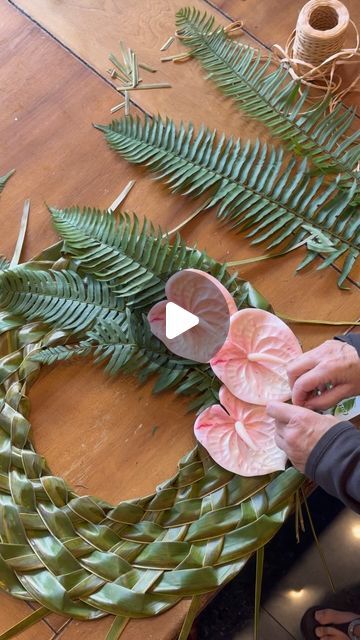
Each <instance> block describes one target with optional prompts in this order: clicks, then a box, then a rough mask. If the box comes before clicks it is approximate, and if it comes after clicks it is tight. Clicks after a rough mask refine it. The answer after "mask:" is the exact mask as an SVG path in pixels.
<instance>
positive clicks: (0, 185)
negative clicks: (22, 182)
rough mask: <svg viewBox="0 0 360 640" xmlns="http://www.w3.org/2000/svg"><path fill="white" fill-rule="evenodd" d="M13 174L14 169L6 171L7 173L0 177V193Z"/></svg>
mask: <svg viewBox="0 0 360 640" xmlns="http://www.w3.org/2000/svg"><path fill="white" fill-rule="evenodd" d="M14 173H15V169H12V170H11V171H8V173H5V175H3V176H0V193H1V192H2V190H3V188H4V187H5V185H6V183H7V181H8V180H9V178H11V176H12V175H13V174H14Z"/></svg>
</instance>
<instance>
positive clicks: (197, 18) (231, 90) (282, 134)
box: [176, 7, 360, 197]
mask: <svg viewBox="0 0 360 640" xmlns="http://www.w3.org/2000/svg"><path fill="white" fill-rule="evenodd" d="M214 22H215V21H214V18H213V17H212V16H209V15H207V14H206V13H205V14H202V13H201V12H200V11H199V10H197V9H195V8H190V7H187V8H184V9H180V10H179V11H178V12H177V14H176V26H177V29H178V30H179V32H180V33H181V35H182V36H183V42H184V44H185V45H186V46H187V47H188V48H189V50H190V52H191V54H192V55H193V56H194V57H195V58H196V59H198V60H199V62H200V63H201V64H202V66H203V67H204V69H206V71H208V72H209V76H208V77H210V78H211V79H212V80H213V81H214V82H215V83H216V85H217V86H218V87H219V89H220V90H221V91H222V92H223V93H224V94H225V95H226V96H229V97H231V98H233V99H234V100H235V103H236V104H237V105H238V106H239V107H240V108H241V109H242V110H244V111H245V112H246V113H247V114H248V115H249V116H251V117H253V118H256V119H257V120H260V121H261V122H263V123H264V124H265V125H266V126H267V127H268V128H269V129H270V131H271V132H272V134H273V135H275V136H277V137H279V138H281V139H282V140H283V141H284V142H285V143H286V146H287V147H288V148H289V149H290V150H291V151H294V152H295V153H297V154H300V155H304V156H306V157H308V158H311V160H312V162H313V163H314V165H315V166H316V167H317V168H318V169H320V170H321V171H322V172H323V173H325V174H328V173H332V174H334V173H336V174H339V173H340V174H342V180H343V181H345V184H346V185H347V186H350V185H351V184H352V182H353V179H354V177H355V179H356V181H357V191H360V172H359V171H358V170H357V165H358V162H359V160H360V144H358V141H359V137H360V130H359V129H358V127H357V128H356V131H355V132H354V131H353V130H352V125H353V122H354V118H355V109H348V108H345V107H344V106H343V105H342V104H338V105H337V106H336V108H335V109H334V110H333V112H332V113H330V114H329V113H328V106H329V102H328V101H323V102H322V103H321V104H320V105H319V106H317V107H316V108H314V109H313V110H311V111H308V112H307V113H305V114H303V113H302V112H303V110H304V105H305V103H306V98H307V92H306V91H304V92H303V93H302V95H299V92H298V88H299V85H298V83H296V82H295V81H293V80H292V79H291V78H290V77H289V74H288V73H287V71H286V70H285V69H284V68H283V67H279V68H278V69H276V71H274V72H271V73H268V70H269V66H270V64H271V61H272V58H271V56H270V55H269V56H268V58H267V59H266V60H265V61H263V54H262V53H261V52H260V51H259V50H257V49H254V48H252V47H250V46H249V45H246V44H241V43H239V42H236V41H234V40H232V39H230V38H229V37H228V36H227V34H226V32H224V29H223V28H222V27H220V26H215V24H214ZM341 184H343V182H342V183H341ZM359 197H360V194H359Z"/></svg>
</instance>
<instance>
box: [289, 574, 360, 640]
mask: <svg viewBox="0 0 360 640" xmlns="http://www.w3.org/2000/svg"><path fill="white" fill-rule="evenodd" d="M319 609H336V610H337V611H355V612H359V618H357V619H356V621H355V620H353V621H352V622H350V623H349V622H344V623H342V624H330V625H327V626H330V627H334V628H335V629H339V631H342V632H343V633H346V634H347V635H348V636H349V638H351V640H353V638H356V636H354V635H353V628H354V627H355V626H356V625H357V624H360V622H359V620H360V584H354V585H351V586H350V587H347V588H346V589H342V591H338V592H337V593H330V594H328V595H327V596H326V597H325V598H324V599H323V600H322V602H320V603H319V604H318V605H317V606H316V607H311V609H308V610H307V611H306V612H305V613H304V615H303V618H302V620H301V623H300V629H301V632H302V634H303V637H304V640H318V636H316V635H315V629H316V627H319V626H321V625H319V623H318V622H317V621H316V620H315V617H314V616H315V613H316V611H319ZM350 634H351V635H350Z"/></svg>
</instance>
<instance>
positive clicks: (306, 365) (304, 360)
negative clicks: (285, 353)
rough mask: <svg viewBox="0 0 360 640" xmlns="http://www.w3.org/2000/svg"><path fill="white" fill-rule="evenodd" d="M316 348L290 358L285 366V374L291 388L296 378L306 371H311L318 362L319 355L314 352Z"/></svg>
mask: <svg viewBox="0 0 360 640" xmlns="http://www.w3.org/2000/svg"><path fill="white" fill-rule="evenodd" d="M316 351H317V349H313V350H312V351H308V352H307V353H304V354H303V355H301V356H299V357H298V358H295V359H294V360H292V361H291V362H290V363H289V364H288V366H287V374H288V379H289V384H290V387H291V388H292V387H293V385H294V384H295V382H296V380H297V379H298V378H299V377H300V376H302V375H303V374H304V373H306V372H307V371H311V369H313V368H314V367H316V365H317V364H319V357H318V356H317V354H316Z"/></svg>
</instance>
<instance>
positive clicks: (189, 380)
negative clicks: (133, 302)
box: [84, 312, 220, 410]
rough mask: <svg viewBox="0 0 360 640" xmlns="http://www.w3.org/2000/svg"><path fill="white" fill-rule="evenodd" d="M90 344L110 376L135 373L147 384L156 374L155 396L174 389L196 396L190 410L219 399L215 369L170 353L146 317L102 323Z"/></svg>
mask: <svg viewBox="0 0 360 640" xmlns="http://www.w3.org/2000/svg"><path fill="white" fill-rule="evenodd" d="M84 344H85V343H84ZM86 344H91V345H92V346H93V347H94V348H95V351H94V358H95V362H97V363H101V364H105V370H106V371H107V372H108V373H109V374H110V375H115V374H117V373H119V372H120V371H121V372H122V373H128V374H135V375H137V377H138V378H139V380H140V382H141V383H144V382H146V381H147V380H148V379H149V378H150V377H151V376H153V375H154V374H156V381H155V383H154V386H153V392H154V393H159V392H161V391H165V390H166V389H170V388H171V389H175V391H176V393H178V394H182V395H187V396H194V398H193V400H192V401H191V404H190V405H189V410H199V409H204V408H205V407H206V406H210V405H211V404H214V402H216V401H218V399H219V398H218V391H219V386H220V385H219V382H218V380H217V379H216V377H215V376H214V374H213V372H212V370H211V368H210V367H209V366H208V365H199V364H198V363H196V362H193V361H191V360H185V359H184V358H178V357H176V356H174V355H173V354H172V353H170V352H169V351H168V350H167V348H166V347H165V345H163V343H162V342H160V340H158V339H157V338H155V337H154V336H153V334H152V333H151V331H150V327H149V324H148V322H147V319H146V318H145V317H144V316H142V317H139V316H137V315H136V314H134V313H133V314H131V313H130V312H128V313H127V318H126V320H125V321H124V322H123V323H122V325H119V324H114V323H109V322H107V321H104V322H100V323H99V324H97V325H96V326H95V327H94V329H93V330H92V331H90V332H89V333H88V340H87V342H86Z"/></svg>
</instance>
